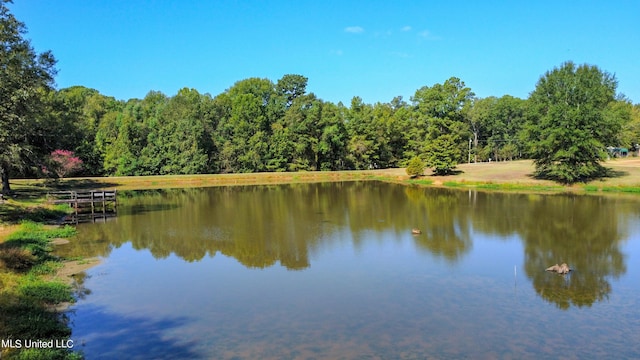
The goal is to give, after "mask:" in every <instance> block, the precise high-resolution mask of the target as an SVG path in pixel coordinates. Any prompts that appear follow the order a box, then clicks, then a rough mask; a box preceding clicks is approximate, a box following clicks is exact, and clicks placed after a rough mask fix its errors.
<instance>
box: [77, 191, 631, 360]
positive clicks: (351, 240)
mask: <svg viewBox="0 0 640 360" xmlns="http://www.w3.org/2000/svg"><path fill="white" fill-rule="evenodd" d="M118 206H119V208H118V217H117V218H116V219H114V220H112V221H109V222H107V223H105V224H86V225H81V226H79V227H78V231H79V236H78V239H76V240H75V241H74V242H73V243H72V244H69V245H66V246H67V247H66V248H65V249H64V252H65V253H66V254H67V255H81V256H101V257H103V258H104V263H103V264H101V265H100V266H98V267H95V268H93V269H91V270H89V271H88V273H87V276H86V278H84V279H81V281H83V286H84V287H85V288H86V289H87V290H88V291H89V292H90V293H89V294H88V295H86V296H84V297H83V298H82V299H80V300H79V301H78V303H77V304H76V305H75V306H74V307H73V312H74V315H73V317H72V319H73V335H72V338H73V339H74V340H75V342H76V344H81V345H79V346H78V348H79V349H81V350H83V351H84V353H85V354H86V356H87V358H89V359H94V358H105V359H111V358H139V359H175V358H203V359H206V358H217V359H257V358H260V359H424V358H436V359H447V358H452V359H460V358H473V359H483V358H487V359H489V358H503V359H523V358H524V359H527V358H529V359H540V358H561V357H562V358H567V359H590V358H592V359H601V358H607V357H608V358H616V359H623V358H639V357H640V311H639V310H638V309H640V269H639V266H638V263H639V258H640V239H639V238H638V235H637V234H638V230H640V218H639V216H638V215H640V201H639V200H638V199H637V198H623V197H613V198H605V197H596V196H586V195H582V196H580V195H531V194H528V195H526V194H491V193H482V192H475V191H457V190H447V189H421V188H414V187H405V186H400V185H394V184H386V183H379V182H345V183H322V184H294V185H273V186H242V187H220V188H207V189H180V190H165V191H141V192H129V193H126V194H125V195H124V196H123V197H122V198H120V199H119V204H118ZM412 228H419V229H421V230H422V234H421V235H418V236H414V235H412V234H411V229H412ZM560 262H567V263H568V264H569V265H570V266H571V267H572V268H573V269H574V271H573V272H572V273H570V274H569V275H567V276H561V275H556V274H552V273H547V272H545V271H544V269H545V268H546V267H548V266H550V265H553V264H555V263H560Z"/></svg>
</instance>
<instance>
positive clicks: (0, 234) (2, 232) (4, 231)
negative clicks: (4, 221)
mask: <svg viewBox="0 0 640 360" xmlns="http://www.w3.org/2000/svg"><path fill="white" fill-rule="evenodd" d="M19 227H20V225H0V243H1V242H4V241H5V240H6V239H7V236H9V235H10V234H11V233H13V232H14V231H16V230H18V228H19Z"/></svg>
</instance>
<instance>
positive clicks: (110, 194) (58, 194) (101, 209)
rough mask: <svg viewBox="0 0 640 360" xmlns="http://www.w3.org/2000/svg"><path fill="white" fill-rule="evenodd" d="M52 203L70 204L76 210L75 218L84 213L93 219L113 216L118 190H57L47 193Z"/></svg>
mask: <svg viewBox="0 0 640 360" xmlns="http://www.w3.org/2000/svg"><path fill="white" fill-rule="evenodd" d="M47 199H48V200H49V202H50V203H52V204H68V205H69V206H71V207H72V208H73V209H74V210H75V218H76V219H80V218H82V216H79V215H82V214H91V216H87V217H88V218H91V219H96V218H102V219H105V220H106V218H108V217H113V216H115V214H116V209H117V204H118V200H117V194H116V190H82V191H77V190H70V191H55V192H50V193H48V194H47Z"/></svg>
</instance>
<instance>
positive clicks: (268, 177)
mask: <svg viewBox="0 0 640 360" xmlns="http://www.w3.org/2000/svg"><path fill="white" fill-rule="evenodd" d="M603 165H604V166H605V167H607V168H610V169H611V170H612V173H613V176H612V177H608V178H603V179H597V180H593V181H590V182H588V183H576V184H572V185H563V184H559V183H556V182H554V181H551V180H541V179H535V178H533V177H532V175H531V174H532V173H533V171H534V169H535V168H534V165H533V162H532V161H530V160H515V161H503V162H490V163H489V162H484V163H465V164H459V165H458V166H457V170H458V173H456V174H453V175H447V176H435V175H423V176H420V177H417V178H411V177H410V176H408V175H407V174H406V171H405V169H404V168H390V169H372V170H346V171H327V172H325V171H304V172H272V173H241V174H195V175H151V176H115V177H83V178H65V179H63V180H60V181H59V182H58V183H57V184H55V185H53V186H50V185H49V184H47V183H46V182H45V180H43V179H14V180H12V183H13V185H15V187H16V189H18V188H30V189H32V190H33V189H35V190H40V191H42V192H45V191H49V190H59V189H62V188H65V189H72V188H81V189H97V188H110V189H117V190H152V189H169V188H193V187H215V186H243V185H272V184H296V183H308V182H334V181H367V180H379V181H386V182H393V183H399V184H405V185H420V186H429V187H452V188H475V189H481V190H488V191H509V192H512V191H514V190H516V191H524V192H529V191H531V192H551V193H556V192H572V193H599V194H600V193H617V192H621V193H640V157H630V158H624V159H614V160H609V161H607V162H605V163H603ZM425 172H426V173H428V172H429V170H426V171H425ZM18 191H19V190H18Z"/></svg>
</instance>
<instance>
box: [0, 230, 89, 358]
mask: <svg viewBox="0 0 640 360" xmlns="http://www.w3.org/2000/svg"><path fill="white" fill-rule="evenodd" d="M73 235H75V229H74V228H72V227H69V226H65V227H46V226H44V225H42V224H39V223H35V222H33V221H28V220H27V221H23V222H22V223H21V224H20V225H18V226H16V227H15V228H14V231H13V232H12V233H11V234H9V235H7V236H5V238H4V239H3V240H1V241H0V313H1V314H2V317H0V339H4V340H5V341H6V340H11V339H12V340H15V341H17V340H20V341H21V342H22V345H24V344H25V343H26V341H29V340H31V341H38V340H42V341H49V340H54V341H59V342H62V341H66V340H68V338H69V336H70V335H71V329H70V328H69V326H68V325H67V320H68V319H67V317H66V315H65V314H64V313H59V312H57V311H56V306H57V305H58V304H60V303H63V302H72V301H73V300H74V298H73V294H74V289H73V288H72V287H71V285H70V284H69V283H68V282H66V281H64V280H62V279H60V278H56V273H57V272H58V271H59V270H60V269H61V268H62V267H63V266H64V265H63V262H62V260H61V259H59V258H57V257H55V256H52V255H51V250H52V245H51V240H52V239H55V238H63V237H70V236H73ZM0 358H2V359H13V358H15V359H78V358H81V355H80V354H78V353H72V352H70V351H69V350H68V349H55V348H54V349H45V348H31V349H17V348H9V347H7V348H2V349H0Z"/></svg>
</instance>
